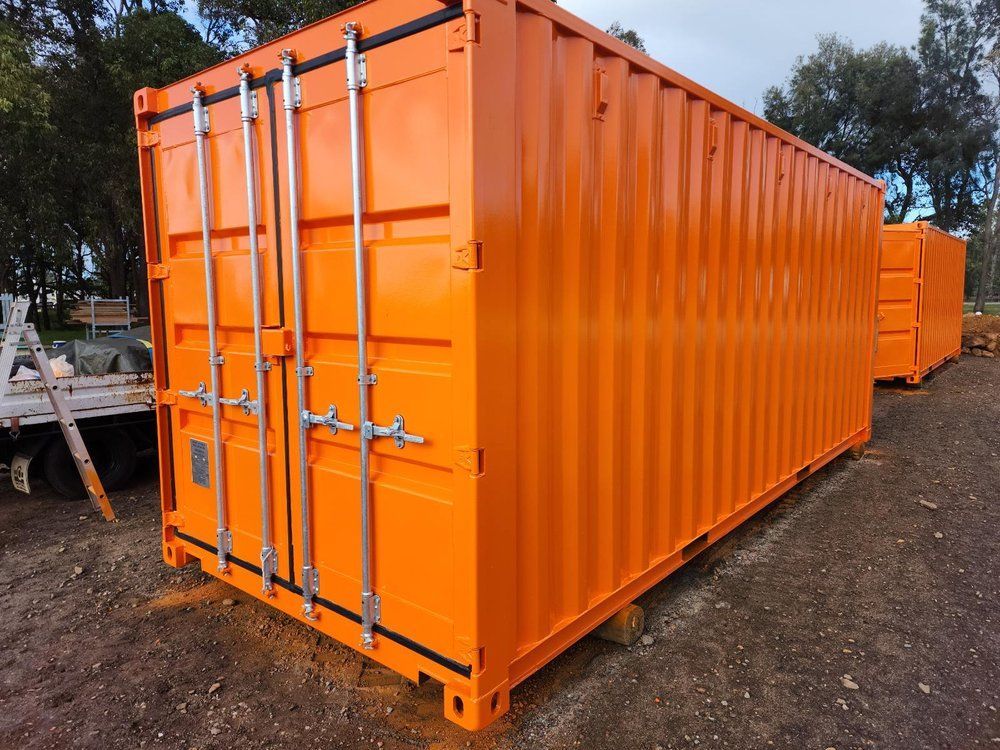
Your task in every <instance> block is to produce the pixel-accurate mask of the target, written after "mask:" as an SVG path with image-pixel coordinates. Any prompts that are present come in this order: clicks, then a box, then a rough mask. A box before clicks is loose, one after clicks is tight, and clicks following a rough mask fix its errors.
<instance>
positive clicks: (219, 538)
mask: <svg viewBox="0 0 1000 750" xmlns="http://www.w3.org/2000/svg"><path fill="white" fill-rule="evenodd" d="M191 93H192V94H193V96H194V101H193V103H192V105H193V106H192V110H193V112H194V135H195V148H196V151H197V152H198V183H199V188H200V191H201V243H202V257H203V260H204V265H205V307H206V309H207V313H208V363H209V370H210V371H211V380H212V442H213V445H212V453H213V461H214V464H215V516H216V525H217V527H218V528H217V530H216V550H217V554H218V558H219V570H226V568H228V567H229V560H228V555H229V553H230V552H231V551H232V536H231V535H230V533H229V527H228V524H227V521H226V500H225V498H226V476H225V465H224V462H223V452H222V415H221V413H220V412H219V402H218V399H219V393H220V392H221V390H220V389H221V386H220V383H219V380H220V377H219V368H220V367H222V362H223V359H222V357H221V356H220V354H219V344H218V339H217V336H216V318H215V268H214V263H213V260H212V226H211V222H212V219H211V212H210V209H209V193H208V163H207V159H206V156H205V138H206V136H207V135H208V120H207V118H206V116H205V106H204V104H203V102H202V96H203V93H202V91H201V89H199V88H197V87H195V88H193V89H191Z"/></svg>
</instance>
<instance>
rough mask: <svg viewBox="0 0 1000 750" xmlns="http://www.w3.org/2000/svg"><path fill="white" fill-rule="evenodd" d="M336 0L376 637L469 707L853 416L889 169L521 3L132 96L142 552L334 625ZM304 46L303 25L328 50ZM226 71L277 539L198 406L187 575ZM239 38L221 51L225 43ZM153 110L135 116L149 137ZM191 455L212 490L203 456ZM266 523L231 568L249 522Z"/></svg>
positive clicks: (389, 658) (353, 612) (238, 336)
mask: <svg viewBox="0 0 1000 750" xmlns="http://www.w3.org/2000/svg"><path fill="white" fill-rule="evenodd" d="M345 21H358V22H360V23H361V24H362V26H363V29H364V31H363V35H362V49H363V51H364V52H365V54H366V56H367V58H366V64H367V79H368V80H367V87H366V88H364V89H363V91H362V93H361V96H360V98H361V103H362V104H361V112H362V131H363V146H364V148H363V155H364V168H363V174H364V178H365V184H366V190H365V195H364V198H365V201H364V203H365V206H364V238H365V248H366V249H365V253H366V255H367V272H368V273H367V286H366V289H367V295H368V300H369V305H368V309H367V311H366V317H367V323H368V331H369V340H368V358H369V362H368V365H369V367H370V370H371V372H372V373H373V374H374V375H375V376H376V377H377V382H376V383H375V384H374V385H372V386H371V390H370V394H371V396H370V398H371V403H372V407H371V408H372V421H373V422H374V424H375V425H379V426H387V425H389V424H390V423H392V421H393V420H394V418H395V415H401V416H404V417H405V429H406V431H407V432H408V433H412V434H416V435H420V436H422V437H424V438H425V440H426V442H425V443H423V444H406V446H405V449H404V450H399V449H398V448H397V447H396V446H395V445H394V443H393V441H392V440H388V439H372V440H371V450H372V482H371V487H372V508H373V516H372V535H371V538H372V555H373V583H374V585H373V589H374V592H375V593H376V594H377V595H378V596H379V597H380V612H379V622H378V624H377V626H376V628H375V636H376V642H375V648H374V649H372V650H366V651H365V652H364V653H366V654H367V655H369V656H371V657H372V658H374V659H376V660H378V661H380V662H382V663H383V664H386V665H388V666H389V667H391V668H393V669H395V670H397V671H399V672H401V673H402V674H404V675H406V676H407V677H409V678H411V679H418V678H419V677H420V676H421V675H426V676H430V677H432V678H434V679H436V680H439V681H441V682H442V683H444V685H445V688H444V702H445V713H446V715H447V716H448V717H449V718H450V719H452V720H453V721H455V722H457V723H459V724H461V725H462V726H465V727H468V728H479V727H483V726H485V725H486V724H488V723H490V722H491V721H492V720H494V719H495V718H496V717H497V716H498V715H500V714H502V713H503V712H504V711H506V709H507V706H508V700H509V691H510V688H511V687H512V686H513V685H515V684H517V683H519V682H521V681H523V680H524V679H525V678H526V677H528V676H529V675H530V674H532V673H533V672H535V671H536V670H538V669H539V668H541V667H542V666H544V665H545V664H546V663H547V662H548V661H549V660H550V659H552V658H553V657H554V656H555V655H557V654H558V653H559V652H561V651H562V650H563V649H565V648H566V647H568V646H569V645H571V644H572V643H573V642H574V641H575V640H577V639H579V638H580V637H582V636H583V635H584V634H586V633H587V632H588V631H590V630H591V629H593V628H594V627H596V626H597V625H598V624H600V623H601V622H602V621H603V620H605V619H607V618H608V617H610V616H611V615H612V614H613V613H614V612H615V611H616V610H617V609H619V608H621V607H622V606H624V605H625V604H626V603H628V602H629V601H630V600H632V599H634V598H635V597H636V596H637V595H639V594H640V593H641V592H642V591H644V590H646V589H648V588H649V587H651V586H652V585H654V584H655V583H657V582H658V581H660V580H662V579H663V578H664V577H665V576H666V575H667V574H668V573H670V572H671V571H672V570H674V569H675V568H677V567H678V566H680V565H681V564H682V563H683V562H684V561H686V560H687V559H689V558H690V557H692V556H693V555H695V554H697V553H698V552H699V551H700V550H702V549H704V548H705V547H706V546H708V545H709V544H711V543H712V542H714V541H715V540H716V539H718V538H720V537H721V536H723V535H724V534H726V533H727V532H729V531H730V530H732V529H733V528H734V527H735V526H737V525H738V524H739V523H741V522H742V521H743V520H745V519H746V518H748V517H749V516H750V515H752V514H753V513H754V512H756V511H757V510H759V509H760V508H762V507H764V506H765V505H766V504H767V503H769V502H770V501H772V500H774V499H775V498H777V497H778V496H780V495H781V493H783V492H784V491H786V490H787V489H788V488H789V487H791V486H793V485H794V484H795V483H796V482H798V481H799V480H801V479H802V478H803V477H805V476H806V475H808V474H809V473H811V472H813V471H815V470H817V469H818V468H820V467H821V466H822V465H824V464H825V463H827V462H829V461H830V460H832V459H833V458H835V457H836V456H837V455H839V454H840V453H841V452H843V451H845V450H847V449H848V448H849V447H851V446H853V445H856V444H858V443H861V442H864V441H865V440H867V439H868V437H869V434H870V425H871V374H872V358H873V349H874V316H875V302H876V300H875V289H876V274H877V263H878V260H877V255H878V245H879V236H880V225H881V216H882V201H883V189H884V186H883V185H882V184H881V183H878V182H876V181H874V180H872V179H871V178H869V177H866V176H865V175H863V174H860V173H858V172H856V171H855V170H853V169H851V168H849V167H847V166H846V165H844V164H841V163H839V162H837V161H835V160H834V159H832V158H830V157H828V156H826V155H825V154H823V153H822V152H820V151H818V150H816V149H815V148H813V147H811V146H808V145H806V144H805V143H803V142H801V141H798V140H796V139H794V138H792V137H791V136H789V135H787V134H786V133H784V132H782V131H780V130H779V129H777V128H775V127H774V126H772V125H770V124H768V123H765V122H764V121H762V120H760V119H759V118H757V117H755V116H754V115H752V114H751V113H749V112H747V111H745V110H742V109H740V108H738V107H736V106H735V105H733V104H731V103H729V102H726V101H725V100H723V99H721V98H720V97H718V96H716V95H714V94H712V93H710V92H708V91H707V90H705V89H703V88H701V87H699V86H697V85H696V84H694V83H692V82H691V81H689V80H687V79H685V78H683V77H682V76H680V75H678V74H676V73H674V72H673V71H671V70H669V69H668V68H665V67H663V66H661V65H659V64H658V63H655V62H654V61H652V60H650V59H649V58H647V57H646V56H644V55H641V54H639V53H638V52H636V51H634V50H632V49H631V48H629V47H626V46H625V45H623V44H621V43H619V42H618V41H616V40H614V39H612V38H611V37H608V36H606V35H605V34H603V33H601V32H600V31H598V30H596V29H594V28H592V27H590V26H588V25H586V24H584V23H583V22H581V21H579V20H578V19H576V18H575V17H573V16H572V15H570V14H569V13H567V12H565V11H564V10H562V9H561V8H559V7H557V6H555V5H554V4H553V3H551V2H549V0H524V1H523V2H516V3H515V2H513V1H512V2H509V3H508V2H503V1H498V0H467V2H465V3H464V7H463V6H461V5H443V4H442V3H440V2H435V1H434V0H410V1H408V2H401V1H394V0H376V1H375V2H371V3H367V4H364V5H360V6H357V7H356V8H354V9H352V10H350V11H348V12H347V13H344V14H341V15H340V16H338V17H335V18H333V19H330V20H327V21H324V22H321V23H319V24H316V25H313V26H310V27H308V28H306V29H303V30H302V31H300V32H298V33H296V34H293V35H291V36H290V37H287V38H286V39H284V40H280V41H278V42H275V43H273V44H271V45H268V46H265V47H263V48H261V49H258V50H254V51H251V52H249V53H247V54H246V55H243V56H242V57H240V58H239V59H238V60H237V61H236V62H233V63H227V64H225V65H221V66H217V67H215V68H212V69H210V70H207V71H205V72H204V73H202V74H200V75H198V76H197V77H195V78H192V79H189V80H187V81H183V82H180V83H178V84H176V85H173V86H170V87H167V88H164V89H162V90H158V91H157V90H152V89H143V90H142V91H140V92H137V94H136V113H137V126H138V128H139V130H140V133H141V137H140V144H141V146H140V164H141V173H142V181H143V205H144V211H145V220H146V242H147V248H148V255H149V262H150V263H151V264H152V265H151V273H150V278H151V279H152V280H151V282H150V289H151V299H152V307H153V318H154V321H153V322H154V332H155V337H156V348H155V363H156V377H157V386H158V388H159V390H160V398H159V415H160V420H159V425H160V443H161V449H162V450H161V453H160V455H161V461H162V469H163V471H162V483H163V488H162V489H163V503H164V537H163V539H164V555H165V559H166V560H167V562H168V563H170V564H172V565H182V564H185V563H188V562H192V561H199V562H201V564H202V565H203V566H204V567H205V569H206V570H207V571H209V572H212V573H214V574H216V575H219V576H221V577H223V578H224V579H225V580H228V581H229V582H231V583H232V584H233V585H236V586H239V587H240V588H242V589H244V590H246V591H248V592H251V593H253V594H255V595H258V596H261V597H262V598H264V599H266V600H267V601H268V602H270V603H271V604H272V605H273V606H275V607H277V608H279V609H281V610H283V611H284V612H286V613H288V614H289V615H291V616H294V617H298V618H300V619H304V616H303V609H302V605H303V592H302V579H301V571H302V568H303V566H304V565H308V564H310V563H312V564H314V565H315V567H316V569H317V570H318V572H319V595H318V596H317V598H316V600H315V601H316V605H317V613H318V618H317V619H316V620H315V621H310V624H311V625H312V626H313V627H315V628H317V629H319V630H321V631H322V632H324V633H326V634H328V635H330V636H332V637H334V638H337V639H338V640H340V641H342V642H344V643H347V644H350V645H353V646H356V647H360V636H361V625H360V620H361V617H360V612H361V593H362V590H361V581H360V578H361V558H362V546H361V527H360V523H361V522H360V517H361V505H360V501H359V496H360V495H359V492H360V482H359V477H360V476H361V474H360V473H359V463H358V462H359V446H360V444H361V440H363V439H366V438H365V437H364V436H363V435H362V434H361V432H362V431H361V430H360V429H358V428H359V427H360V425H358V410H359V400H358V385H357V368H358V349H357V342H356V337H357V335H358V330H357V325H356V321H355V303H356V300H355V294H354V279H355V267H354V263H353V240H352V221H353V208H352V192H351V179H350V172H351V160H350V153H351V152H350V146H349V138H348V133H349V120H348V116H349V115H348V113H349V110H348V106H347V92H346V88H345V79H346V71H345V62H344V55H343V52H342V51H338V50H342V47H343V42H342V32H341V25H342V24H343V23H344V22H345ZM283 48H291V49H292V50H293V51H294V54H295V57H296V60H297V61H298V63H299V66H298V67H297V68H296V73H297V75H298V77H299V82H300V91H301V106H299V107H298V108H297V109H296V110H295V121H296V128H297V131H296V142H295V143H294V144H293V146H294V149H293V152H297V154H298V157H297V158H298V163H299V164H298V169H297V175H298V180H299V183H300V186H301V187H300V189H299V191H298V192H297V195H298V196H299V197H300V221H299V222H298V227H299V233H300V235H301V262H302V271H303V279H304V282H303V297H304V325H303V328H304V330H303V331H302V333H303V335H304V338H305V351H304V352H303V354H304V359H305V361H306V363H307V364H308V366H309V367H311V368H312V375H311V376H310V377H308V378H306V380H307V392H306V400H307V402H308V409H309V410H310V411H311V412H313V413H316V414H324V413H326V412H327V409H328V408H329V407H330V406H336V407H337V414H338V418H339V419H340V420H343V421H344V422H347V423H351V424H352V425H353V426H355V428H356V429H354V430H353V431H348V430H346V429H340V430H339V431H338V432H337V433H336V434H332V432H331V431H330V430H328V429H326V428H325V427H321V426H313V427H311V428H310V429H309V432H308V442H307V466H308V469H307V471H308V476H307V480H308V482H307V486H308V489H309V505H308V506H307V507H309V508H310V519H309V523H311V532H310V540H311V543H312V553H311V557H312V560H303V559H302V541H303V539H302V528H303V518H302V516H301V514H300V512H299V499H298V498H299V495H298V491H297V488H298V485H299V475H298V461H299V454H298V443H297V439H296V435H297V433H298V429H299V420H300V416H299V414H298V413H297V407H296V399H295V397H294V394H295V390H296V374H295V359H294V356H295V351H294V340H295V331H294V308H293V305H294V301H293V298H294V289H293V288H292V275H293V274H292V270H291V269H292V267H293V264H292V257H291V250H290V247H291V243H292V241H293V237H292V236H291V233H290V231H289V230H290V226H291V224H292V219H291V217H290V214H289V208H288V207H289V197H290V196H289V171H288V163H287V161H286V156H285V154H286V146H287V145H288V144H287V142H286V134H285V129H284V127H283V126H282V123H283V121H284V116H285V112H284V109H283V99H282V87H281V82H280V80H279V78H278V72H277V66H278V64H279V61H278V55H279V52H280V51H281V50H282V49H283ZM331 52H333V54H328V53H331ZM237 64H239V65H241V66H242V65H246V66H249V67H248V69H249V70H250V71H251V72H252V74H253V77H254V81H255V84H254V85H255V86H257V88H256V94H257V106H258V117H257V118H256V119H255V120H253V125H252V127H253V134H254V143H255V152H254V154H253V156H254V160H253V163H254V164H255V165H256V167H257V169H256V173H255V175H254V180H255V183H254V189H255V191H256V198H257V201H258V203H259V206H260V210H259V217H258V220H257V223H258V226H257V227H256V230H255V231H256V232H257V237H258V242H259V253H260V258H261V261H262V264H263V286H264V299H263V318H264V320H263V322H264V326H265V330H264V335H263V339H264V348H265V353H266V354H267V355H269V357H268V359H269V361H270V364H271V369H270V371H269V372H268V373H267V384H268V385H267V388H268V390H267V397H268V402H269V406H268V410H269V415H270V416H269V418H268V424H267V427H268V432H267V435H268V446H267V452H268V464H267V467H268V475H269V477H270V484H269V489H270V493H269V494H270V498H271V507H270V511H269V513H270V515H269V518H270V520H271V525H272V529H273V531H272V539H271V540H262V538H261V536H262V535H261V528H262V524H261V518H260V512H259V500H260V498H259V496H260V492H259V491H258V487H257V478H258V471H257V463H258V461H257V459H258V453H257V429H256V424H257V423H256V417H255V415H254V414H253V413H250V414H245V413H244V412H243V411H242V410H241V409H239V408H234V407H228V406H227V407H225V408H223V409H222V411H221V414H222V429H223V434H224V459H225V460H224V464H223V466H224V472H225V479H226V482H227V494H226V497H225V503H224V505H225V510H226V521H225V522H226V524H227V525H228V529H229V531H231V533H232V551H231V554H230V555H229V556H228V564H227V565H226V567H225V569H224V570H221V571H219V570H216V547H217V541H216V539H217V537H216V534H217V525H218V517H217V513H216V509H215V506H214V498H213V491H214V487H215V481H216V477H215V470H214V468H213V466H212V464H211V462H210V461H209V460H208V456H209V455H210V451H209V450H208V447H210V446H209V444H210V442H211V434H212V419H211V406H210V404H209V405H208V406H203V405H202V404H201V403H200V402H199V401H197V400H195V399H192V398H189V397H186V396H184V395H183V394H182V393H181V391H185V392H188V393H190V392H191V391H192V390H193V389H195V388H196V387H197V385H198V383H199V382H205V381H207V379H208V374H209V367H210V365H209V361H208V353H209V352H208V345H207V328H206V306H205V299H206V285H205V280H204V276H203V268H202V255H201V253H202V232H201V229H202V225H201V212H200V207H199V202H198V194H199V187H198V186H199V182H198V169H197V158H196V156H197V151H196V148H195V144H194V132H193V117H192V112H191V108H190V103H191V98H192V94H191V91H190V89H191V86H192V85H193V84H194V83H196V82H198V83H200V84H201V86H202V88H203V90H204V92H205V102H206V107H207V110H208V113H209V120H210V122H209V131H208V134H207V135H206V136H205V141H206V144H207V152H208V157H207V163H208V167H207V172H208V184H209V188H210V197H211V200H210V205H209V207H208V209H209V210H208V216H209V218H210V225H211V226H210V233H209V240H210V247H211V257H212V261H213V264H214V268H215V270H216V277H217V283H218V305H217V306H218V318H219V324H218V332H219V342H220V344H219V346H220V349H221V353H222V355H223V358H224V361H223V364H221V365H216V366H218V367H219V370H220V372H221V382H222V387H221V390H222V395H223V396H225V397H227V398H231V399H235V397H236V396H237V395H239V394H240V392H241V389H244V388H247V389H249V390H250V393H251V398H252V397H253V392H254V386H253V383H254V380H253V378H254V376H255V372H254V367H253V356H252V354H253V345H252V334H253V325H252V318H251V314H250V294H249V289H250V283H249V270H248V269H249V262H248V248H249V230H248V227H247V224H248V221H247V218H246V217H247V192H246V187H245V184H244V169H243V151H242V132H241V121H240V102H239V99H238V98H235V97H234V95H233V91H232V87H234V86H235V85H236V84H237V82H238V81H237V76H236V66H237ZM244 69H247V68H244ZM147 131H148V132H147ZM205 485H208V486H205ZM266 541H270V542H271V543H272V544H273V546H274V547H275V548H276V549H277V552H278V565H277V570H276V578H275V586H274V588H273V590H272V591H271V592H269V594H268V595H264V594H262V593H261V585H262V581H261V569H260V552H261V549H262V547H264V546H265V542H266Z"/></svg>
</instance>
